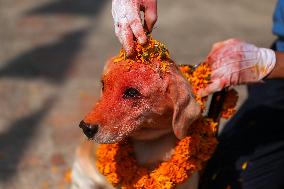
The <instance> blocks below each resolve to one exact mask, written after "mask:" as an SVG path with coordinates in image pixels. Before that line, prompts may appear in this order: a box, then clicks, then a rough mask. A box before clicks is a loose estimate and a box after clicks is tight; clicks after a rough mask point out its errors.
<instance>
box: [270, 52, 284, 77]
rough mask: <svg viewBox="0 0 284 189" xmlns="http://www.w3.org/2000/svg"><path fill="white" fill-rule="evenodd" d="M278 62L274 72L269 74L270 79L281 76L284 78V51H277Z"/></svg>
mask: <svg viewBox="0 0 284 189" xmlns="http://www.w3.org/2000/svg"><path fill="white" fill-rule="evenodd" d="M275 55H276V64H275V67H274V69H273V70H272V72H271V73H270V74H269V75H268V77H267V78H268V79H276V78H278V79H279V78H281V79H284V52H275Z"/></svg>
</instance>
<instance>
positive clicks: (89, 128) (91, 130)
mask: <svg viewBox="0 0 284 189" xmlns="http://www.w3.org/2000/svg"><path fill="white" fill-rule="evenodd" d="M79 127H80V128H81V129H82V130H83V132H84V134H85V135H86V136H87V137H88V138H89V139H91V138H93V137H94V136H95V134H96V133H97V132H98V127H99V126H98V125H95V124H88V123H85V122H84V121H81V122H80V124H79Z"/></svg>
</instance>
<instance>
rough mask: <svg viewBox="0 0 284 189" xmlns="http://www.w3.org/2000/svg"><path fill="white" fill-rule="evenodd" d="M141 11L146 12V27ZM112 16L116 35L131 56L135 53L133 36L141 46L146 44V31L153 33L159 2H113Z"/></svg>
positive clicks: (149, 0)
mask: <svg viewBox="0 0 284 189" xmlns="http://www.w3.org/2000/svg"><path fill="white" fill-rule="evenodd" d="M140 11H143V12H144V20H145V24H146V25H145V26H144V27H143V23H142V20H141V16H140ZM112 16H113V19H114V27H115V34H116V36H117V37H118V39H119V41H120V43H121V44H122V46H123V48H124V50H125V51H126V53H127V54H128V55H129V54H131V53H132V51H133V46H134V43H133V42H134V41H133V40H134V39H133V35H134V36H135V37H136V38H137V40H138V42H139V43H140V44H144V43H146V41H147V36H146V33H145V31H144V29H146V30H147V31H148V32H151V31H152V29H153V26H154V24H155V23H156V21H157V17H158V16H157V0H112Z"/></svg>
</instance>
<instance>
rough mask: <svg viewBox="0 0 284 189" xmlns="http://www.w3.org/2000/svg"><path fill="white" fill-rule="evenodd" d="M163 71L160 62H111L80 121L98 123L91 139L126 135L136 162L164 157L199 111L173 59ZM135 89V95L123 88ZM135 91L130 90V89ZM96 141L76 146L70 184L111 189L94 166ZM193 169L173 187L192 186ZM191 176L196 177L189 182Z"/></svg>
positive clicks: (102, 140)
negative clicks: (96, 97) (95, 99)
mask: <svg viewBox="0 0 284 189" xmlns="http://www.w3.org/2000/svg"><path fill="white" fill-rule="evenodd" d="M168 63H169V67H168V68H167V70H166V71H163V70H162V69H161V62H159V61H154V62H152V63H151V64H143V63H134V64H133V65H128V64H127V63H126V62H120V63H114V62H113V59H111V60H110V61H109V62H108V63H107V64H106V67H105V69H104V74H103V78H102V83H103V89H102V94H101V98H100V99H99V101H98V102H97V104H96V105H95V107H94V109H93V110H92V111H91V112H90V113H89V114H88V115H87V116H86V117H85V119H84V122H86V123H88V124H93V125H98V131H97V133H96V134H95V135H94V137H93V138H92V139H93V140H95V141H96V142H97V143H116V142H120V141H122V140H124V139H125V138H129V139H130V140H131V141H132V143H133V147H134V151H135V155H136V158H137V161H138V162H139V164H140V165H144V166H145V167H148V168H154V167H156V166H157V165H158V164H159V163H160V162H161V161H165V160H168V159H169V158H170V157H171V154H172V153H173V148H174V146H175V144H176V141H177V140H178V139H182V138H184V137H185V136H186V135H187V131H188V129H189V126H190V124H191V123H192V122H193V121H194V120H195V119H196V118H197V117H198V116H199V115H200V107H199V105H198V104H197V103H196V101H195V100H194V98H193V95H192V90H191V86H190V85H189V83H188V81H187V80H186V79H185V78H184V77H183V76H182V74H181V73H180V71H179V69H178V68H177V66H176V65H175V64H174V63H173V62H168ZM129 89H135V91H134V92H135V94H133V93H131V94H130V95H129V94H128V93H127V91H128V92H129ZM132 92H133V91H132ZM95 149H96V144H95V142H92V141H88V142H85V143H83V144H82V145H81V146H80V147H79V148H78V150H77V155H76V160H75V164H74V168H73V188H74V189H75V188H76V189H95V188H112V186H110V185H109V184H108V183H107V181H106V180H105V178H104V177H103V176H102V175H101V174H100V173H99V172H98V170H97V169H96V167H95V159H96V157H95ZM197 178H198V176H197V174H194V176H193V177H192V178H191V179H189V180H188V181H187V182H185V183H184V184H182V185H179V186H178V187H177V188H186V189H189V188H196V187H197V183H198V182H197V180H198V179H197ZM193 180H194V181H193Z"/></svg>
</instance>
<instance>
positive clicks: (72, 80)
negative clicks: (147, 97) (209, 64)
mask: <svg viewBox="0 0 284 189" xmlns="http://www.w3.org/2000/svg"><path fill="white" fill-rule="evenodd" d="M274 4H275V0H271V1H266V0H251V1H247V0H236V1H228V0H214V1H212V0H203V1H200V0H179V1H178V3H177V1H172V0H160V1H159V22H158V23H157V26H156V29H155V31H154V37H155V38H157V39H159V40H161V41H163V42H164V43H166V44H167V46H168V47H169V49H170V51H171V54H172V57H173V58H174V59H175V60H176V61H177V63H182V64H187V63H188V64H195V63H198V62H199V61H201V60H202V58H203V57H205V56H206V54H207V53H208V51H209V50H210V47H211V45H212V43H213V42H215V41H220V40H224V39H227V38H230V37H238V38H242V39H244V40H247V41H249V42H252V43H255V44H257V45H259V46H264V47H268V46H269V45H270V44H271V42H272V41H273V39H274V37H273V36H272V34H271V24H272V22H271V20H272V18H271V15H272V12H273V7H274ZM110 6H111V1H109V0H41V1H37V0H9V1H6V0H0V107H1V108H0V188H3V189H4V188H5V189H18V188H19V189H31V188H37V189H41V188H42V189H47V188H52V189H53V188H54V189H57V188H60V189H61V188H62V189H63V188H68V183H69V179H68V174H69V170H70V167H71V165H72V161H73V157H74V149H75V147H76V145H78V143H79V142H80V140H82V138H84V137H83V136H82V133H81V131H80V130H79V128H78V123H79V122H80V120H81V119H82V118H83V116H84V114H85V113H86V112H87V111H88V110H89V109H90V108H91V106H92V105H93V104H94V102H95V100H96V99H97V97H98V94H99V88H100V86H99V85H100V84H99V78H100V72H101V70H102V67H103V65H104V62H105V60H106V59H108V58H109V57H110V56H112V55H114V54H116V53H117V52H118V50H119V48H120V46H119V44H118V42H117V40H116V38H115V37H114V34H113V27H112V18H111V14H110ZM242 91H243V90H242ZM243 94H244V93H242V95H243ZM243 96H244V95H243Z"/></svg>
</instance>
